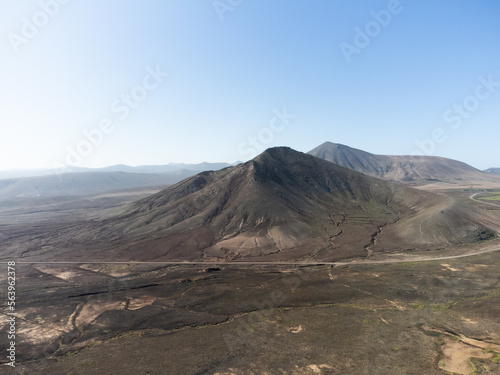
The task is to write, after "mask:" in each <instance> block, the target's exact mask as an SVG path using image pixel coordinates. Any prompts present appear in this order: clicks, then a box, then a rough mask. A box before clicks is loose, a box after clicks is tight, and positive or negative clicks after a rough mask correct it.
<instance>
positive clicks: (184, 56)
mask: <svg viewBox="0 0 500 375" xmlns="http://www.w3.org/2000/svg"><path fill="white" fill-rule="evenodd" d="M0 9H1V10H2V12H1V15H0V17H1V20H2V22H1V25H2V26H1V32H2V33H3V34H2V35H4V37H3V38H2V42H1V43H0V48H1V49H2V50H3V56H4V58H3V59H2V60H1V61H0V69H1V72H2V88H1V91H0V120H1V121H2V123H3V124H4V126H3V134H2V137H1V138H0V150H1V158H0V171H6V170H17V169H44V168H51V167H56V166H59V167H60V166H62V165H66V164H69V165H75V166H79V167H87V168H99V167H106V166H112V165H117V164H125V165H131V166H140V165H162V164H168V163H188V164H189V163H201V162H228V163H231V162H234V161H246V160H248V159H250V158H252V157H254V156H256V155H257V154H259V153H260V152H262V151H264V150H265V149H267V148H269V147H274V146H288V147H291V148H293V149H296V150H298V151H302V152H307V151H309V150H311V149H312V148H314V147H316V146H318V145H320V144H321V143H323V142H326V141H331V142H334V143H341V144H344V145H347V146H349V147H353V148H357V149H361V150H364V151H367V152H370V153H374V154H389V155H409V154H422V155H434V156H442V157H447V158H451V159H456V160H459V161H462V162H465V163H467V164H470V165H472V166H473V167H475V168H478V169H481V170H484V169H487V168H490V167H500V149H499V148H498V139H499V135H500V129H499V126H498V119H499V118H500V107H499V106H498V100H499V98H500V90H499V88H500V65H499V64H498V61H499V60H500V51H499V50H498V48H497V44H498V43H497V41H498V36H499V35H500V24H498V19H499V16H500V4H498V3H497V2H495V1H492V0H491V1H483V2H481V3H480V4H478V3H469V2H467V3H466V2H460V3H457V2H453V1H451V0H445V1H442V2H439V3H435V2H430V1H410V0H401V1H393V0H390V1H373V2H370V3H366V2H362V1H351V2H348V3H347V2H331V1H314V2H307V3H304V2H301V1H273V2H266V3H255V2H250V1H245V0H242V1H235V2H226V1H205V2H182V1H169V2H162V1H149V2H143V3H140V2H120V1H117V0H115V1H109V2H106V3H102V2H98V1H96V0H89V1H86V2H76V1H67V0H65V1H63V0H37V1H25V2H22V3H16V2H14V3H4V4H2V5H0Z"/></svg>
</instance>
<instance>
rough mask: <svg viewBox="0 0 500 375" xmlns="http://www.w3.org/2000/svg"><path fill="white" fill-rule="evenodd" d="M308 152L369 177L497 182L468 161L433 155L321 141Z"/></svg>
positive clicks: (421, 182)
mask: <svg viewBox="0 0 500 375" xmlns="http://www.w3.org/2000/svg"><path fill="white" fill-rule="evenodd" d="M308 153H309V154H310V155H313V156H316V157H318V158H321V159H324V160H327V161H330V162H332V163H335V164H337V165H340V166H343V167H346V168H349V169H352V170H355V171H358V172H361V173H365V174H367V175H370V176H375V177H379V178H383V179H385V180H389V181H395V182H401V183H406V184H411V185H424V184H429V183H435V182H446V183H451V184H461V185H466V184H482V183H484V182H489V181H496V182H497V183H500V179H497V178H496V177H493V176H491V174H487V173H484V172H481V171H480V170H478V169H476V168H474V167H471V166H470V165H468V164H465V163H462V162H460V161H457V160H452V159H447V158H442V157H437V156H403V155H374V154H370V153H368V152H366V151H362V150H358V149H355V148H351V147H348V146H344V145H341V144H337V143H331V142H325V143H323V144H322V145H320V146H318V147H316V148H314V149H313V150H311V151H309V152H308ZM492 177H493V178H492Z"/></svg>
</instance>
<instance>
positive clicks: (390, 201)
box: [53, 147, 488, 261]
mask: <svg viewBox="0 0 500 375" xmlns="http://www.w3.org/2000/svg"><path fill="white" fill-rule="evenodd" d="M481 220H483V221H481ZM485 220H486V218H483V219H481V218H480V216H479V215H477V212H476V211H475V210H474V208H471V207H465V208H463V207H460V206H459V205H457V204H456V203H455V202H454V201H453V200H450V199H449V198H448V197H445V196H442V195H439V194H436V193H431V192H426V191H421V190H416V189H413V188H410V187H406V186H404V185H401V184H394V183H391V182H389V181H385V180H382V179H379V178H375V177H371V176H367V175H365V174H362V173H359V172H356V171H353V170H351V169H348V168H344V167H341V166H338V165H336V164H333V163H331V162H328V161H325V160H322V159H320V158H317V157H314V156H312V155H308V154H304V153H301V152H298V151H295V150H292V149H290V148H284V147H278V148H272V149H268V150H266V151H264V152H263V153H262V154H260V155H258V156H257V157H256V158H254V159H252V160H250V161H248V162H246V163H242V164H239V165H237V166H235V167H229V168H225V169H222V170H219V171H207V172H202V173H199V174H197V175H195V176H192V177H189V178H187V179H185V180H183V181H181V182H179V183H177V184H175V185H173V186H171V187H168V188H166V189H165V190H162V191H161V192H158V193H156V194H154V195H152V196H149V197H147V198H144V199H142V200H139V201H137V202H134V203H132V204H129V205H127V206H125V207H121V208H120V209H119V210H118V211H117V210H114V211H111V212H109V214H108V215H107V217H106V218H105V219H104V220H99V221H96V222H91V223H87V224H85V225H83V226H81V228H80V227H78V229H77V231H76V232H75V233H73V234H72V235H71V240H70V242H68V241H67V240H65V241H62V242H59V243H57V244H54V245H53V246H54V247H55V248H68V249H69V248H75V247H76V248H85V249H87V250H86V251H85V252H83V253H82V254H85V256H88V254H91V253H92V252H93V251H96V250H93V249H99V254H106V256H108V257H111V258H112V259H117V258H119V259H124V260H155V261H161V260H201V261H209V260H223V261H231V260H236V259H238V260H241V259H247V260H250V259H253V260H255V259H259V260H271V261H279V260H284V259H286V260H292V259H293V260H300V259H309V260H319V261H321V260H325V261H326V260H339V259H346V258H352V257H359V256H369V255H370V254H372V253H377V252H385V251H400V250H405V249H415V248H428V247H439V246H441V247H443V246H451V245H453V244H457V243H464V242H474V241H476V240H477V238H478V236H479V235H480V234H481V233H483V232H484V231H486V230H488V227H487V226H485V224H484V223H485ZM76 257H77V256H76V254H74V253H73V254H72V258H76Z"/></svg>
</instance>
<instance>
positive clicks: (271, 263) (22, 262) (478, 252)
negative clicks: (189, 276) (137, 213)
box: [0, 247, 500, 266]
mask: <svg viewBox="0 0 500 375" xmlns="http://www.w3.org/2000/svg"><path fill="white" fill-rule="evenodd" d="M496 251H500V247H492V248H487V249H485V250H481V251H476V252H471V253H466V254H459V255H448V256H444V257H432V258H406V259H388V260H354V261H349V262H241V261H233V262H216V261H214V262H184V261H177V262H176V261H167V262H160V261H158V262H154V261H150V262H140V261H131V262H127V261H111V262H85V261H67V262H65V261H59V262H57V261H46V262H43V261H42V262H37V261H32V262H30V261H16V264H130V265H133V264H151V265H153V264H157V265H166V266H167V265H187V266H195V265H205V266H211V265H217V266H224V265H225V266H233V265H235V266H318V265H330V266H349V265H361V264H394V263H408V262H432V261H437V260H448V259H458V258H467V257H471V256H475V255H481V254H487V253H493V252H496ZM0 263H3V264H6V263H7V262H0Z"/></svg>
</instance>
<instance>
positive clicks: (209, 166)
mask: <svg viewBox="0 0 500 375" xmlns="http://www.w3.org/2000/svg"><path fill="white" fill-rule="evenodd" d="M235 164H237V163H232V164H230V163H206V162H205V163H197V164H185V163H169V164H164V165H141V166H137V167H131V166H129V165H125V164H117V165H113V166H109V167H103V168H83V167H73V166H68V167H64V168H61V169H59V170H56V169H19V170H10V171H1V172H0V179H6V178H20V177H36V176H49V175H54V174H62V173H86V172H127V173H170V172H179V171H181V172H182V171H193V172H195V173H199V172H202V171H209V170H214V171H216V170H219V169H222V168H226V167H230V166H232V165H235Z"/></svg>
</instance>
